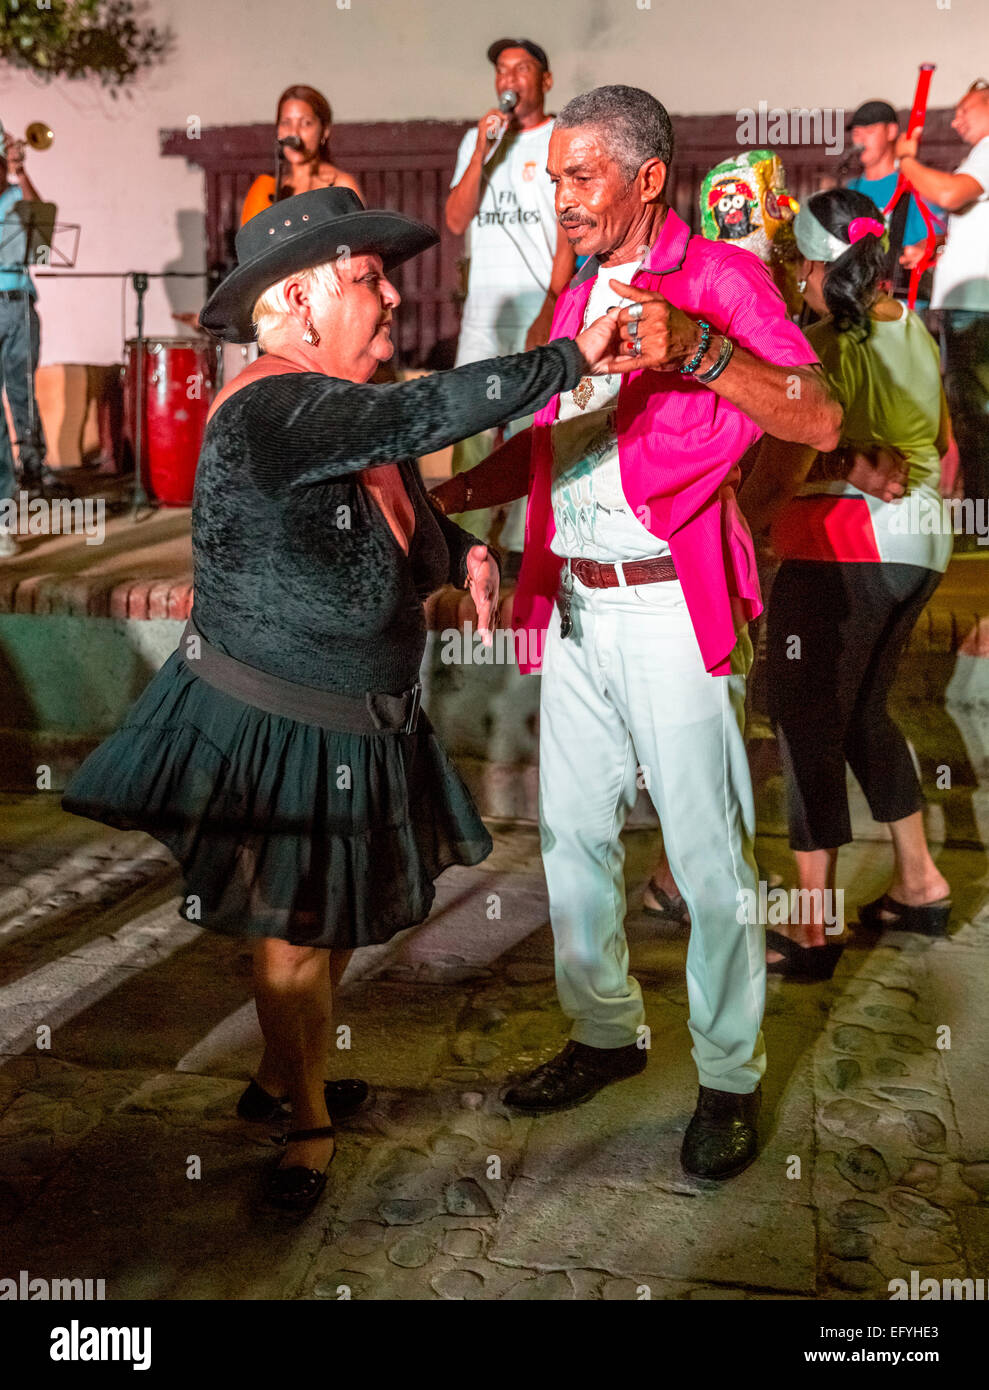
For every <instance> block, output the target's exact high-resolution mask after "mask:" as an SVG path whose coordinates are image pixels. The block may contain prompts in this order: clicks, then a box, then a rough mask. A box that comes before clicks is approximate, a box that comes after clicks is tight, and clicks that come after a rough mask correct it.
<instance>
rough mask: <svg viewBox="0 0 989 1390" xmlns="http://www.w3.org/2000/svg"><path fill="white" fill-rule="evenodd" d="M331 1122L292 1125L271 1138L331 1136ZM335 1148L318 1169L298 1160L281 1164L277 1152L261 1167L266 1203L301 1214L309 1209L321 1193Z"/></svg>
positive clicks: (282, 1141)
mask: <svg viewBox="0 0 989 1390" xmlns="http://www.w3.org/2000/svg"><path fill="white" fill-rule="evenodd" d="M333 1137H334V1134H333V1126H332V1125H322V1126H320V1128H318V1129H295V1130H292V1132H291V1133H290V1134H283V1135H279V1136H278V1137H277V1138H275V1141H274V1142H275V1143H276V1144H282V1145H284V1144H296V1143H300V1142H301V1141H302V1140H303V1139H332V1138H333ZM336 1152H337V1151H336V1149H335V1148H334V1150H333V1153H332V1154H331V1155H330V1162H329V1163H327V1165H326V1168H324V1169H323V1171H322V1172H320V1171H319V1169H318V1168H305V1167H303V1166H302V1165H301V1164H296V1165H294V1166H293V1167H291V1168H283V1167H282V1166H281V1160H282V1155H281V1154H279V1155H278V1157H277V1158H276V1159H275V1161H274V1162H273V1163H272V1164H271V1165H270V1166H269V1167H268V1168H267V1169H266V1170H265V1173H264V1177H263V1179H262V1189H263V1192H264V1198H265V1201H266V1202H267V1204H268V1205H269V1206H271V1207H276V1208H277V1209H278V1210H279V1211H290V1212H294V1213H295V1214H296V1215H298V1216H305V1215H306V1213H307V1212H310V1211H312V1209H313V1207H314V1206H315V1205H316V1203H317V1202H318V1201H319V1199H320V1197H321V1196H322V1195H323V1189H324V1188H325V1186H326V1174H327V1170H328V1169H329V1167H330V1163H332V1162H333V1160H334V1158H336Z"/></svg>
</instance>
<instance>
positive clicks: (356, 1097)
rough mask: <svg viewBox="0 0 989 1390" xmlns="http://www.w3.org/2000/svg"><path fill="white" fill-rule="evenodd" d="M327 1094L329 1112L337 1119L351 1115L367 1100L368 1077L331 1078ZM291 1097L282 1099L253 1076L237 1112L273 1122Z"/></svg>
mask: <svg viewBox="0 0 989 1390" xmlns="http://www.w3.org/2000/svg"><path fill="white" fill-rule="evenodd" d="M323 1094H324V1095H325V1096H326V1110H327V1113H328V1114H329V1117H330V1119H331V1120H333V1121H334V1123H335V1122H336V1121H337V1120H346V1119H349V1117H350V1116H351V1115H356V1113H357V1111H358V1110H360V1108H361V1106H362V1105H363V1104H364V1102H365V1101H366V1100H367V1098H368V1096H369V1094H370V1090H369V1088H368V1084H367V1082H366V1081H358V1080H357V1079H356V1078H355V1077H345V1078H344V1079H342V1080H340V1081H327V1083H326V1085H325V1086H324V1087H323ZM287 1101H288V1096H283V1097H281V1099H279V1097H278V1096H273V1095H270V1094H269V1093H268V1092H267V1091H266V1090H265V1089H264V1087H263V1086H259V1085H258V1083H257V1082H256V1081H255V1080H254V1078H253V1077H252V1078H251V1084H250V1085H249V1086H248V1088H247V1090H246V1091H245V1092H244V1094H243V1095H242V1096H241V1098H240V1100H239V1101H238V1102H237V1114H238V1115H239V1116H240V1118H241V1119H242V1120H250V1121H251V1122H252V1123H254V1124H271V1122H272V1121H273V1120H277V1119H278V1118H279V1117H280V1116H282V1115H284V1114H285V1113H286V1110H287Z"/></svg>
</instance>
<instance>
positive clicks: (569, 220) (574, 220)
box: [556, 217, 597, 227]
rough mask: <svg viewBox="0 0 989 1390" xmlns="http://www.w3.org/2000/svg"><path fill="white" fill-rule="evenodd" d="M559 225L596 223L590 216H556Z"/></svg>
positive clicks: (574, 225) (573, 225)
mask: <svg viewBox="0 0 989 1390" xmlns="http://www.w3.org/2000/svg"><path fill="white" fill-rule="evenodd" d="M556 220H557V222H559V224H560V226H561V227H596V226H597V223H596V222H595V221H594V220H593V219H592V218H587V217H558V218H557V219H556Z"/></svg>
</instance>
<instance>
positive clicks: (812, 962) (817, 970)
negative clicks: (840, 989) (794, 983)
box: [766, 930, 845, 980]
mask: <svg viewBox="0 0 989 1390" xmlns="http://www.w3.org/2000/svg"><path fill="white" fill-rule="evenodd" d="M766 949H767V951H778V952H779V954H780V955H781V956H782V960H776V961H773V963H772V964H771V965H768V964H767V966H766V974H767V975H782V976H783V978H784V979H785V980H830V979H831V976H832V975H833V974H834V968H835V966H836V965H837V964H838V961H839V960H840V959H841V953H842V951H843V950H844V949H845V948H844V946H843V945H842V944H841V943H840V942H838V941H829V942H828V943H827V944H826V945H824V946H801V945H799V944H798V943H797V942H796V941H791V940H790V938H789V937H788V936H783V934H782V933H781V932H778V931H771V930H770V931H767V932H766Z"/></svg>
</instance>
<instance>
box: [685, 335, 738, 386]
mask: <svg viewBox="0 0 989 1390" xmlns="http://www.w3.org/2000/svg"><path fill="white" fill-rule="evenodd" d="M734 351H735V344H734V343H733V342H732V340H731V339H730V338H729V337H727V336H726V337H725V338H724V339H723V341H722V343H721V351H720V352H719V353H718V360H717V361H716V362H715V364H714V366H713V367H712V368H711V369H710V370H709V371H706V372H705V373H704V375H703V376H695V377H694V380H695V381H699V382H700V383H701V385H702V386H710V384H711V382H712V381H717V379H718V377H719V376H720V375H721V373H722V372H723V371H724V369H725V368H726V367H727V366H728V363H729V362H730V361H731V358H732V353H733V352H734Z"/></svg>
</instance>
